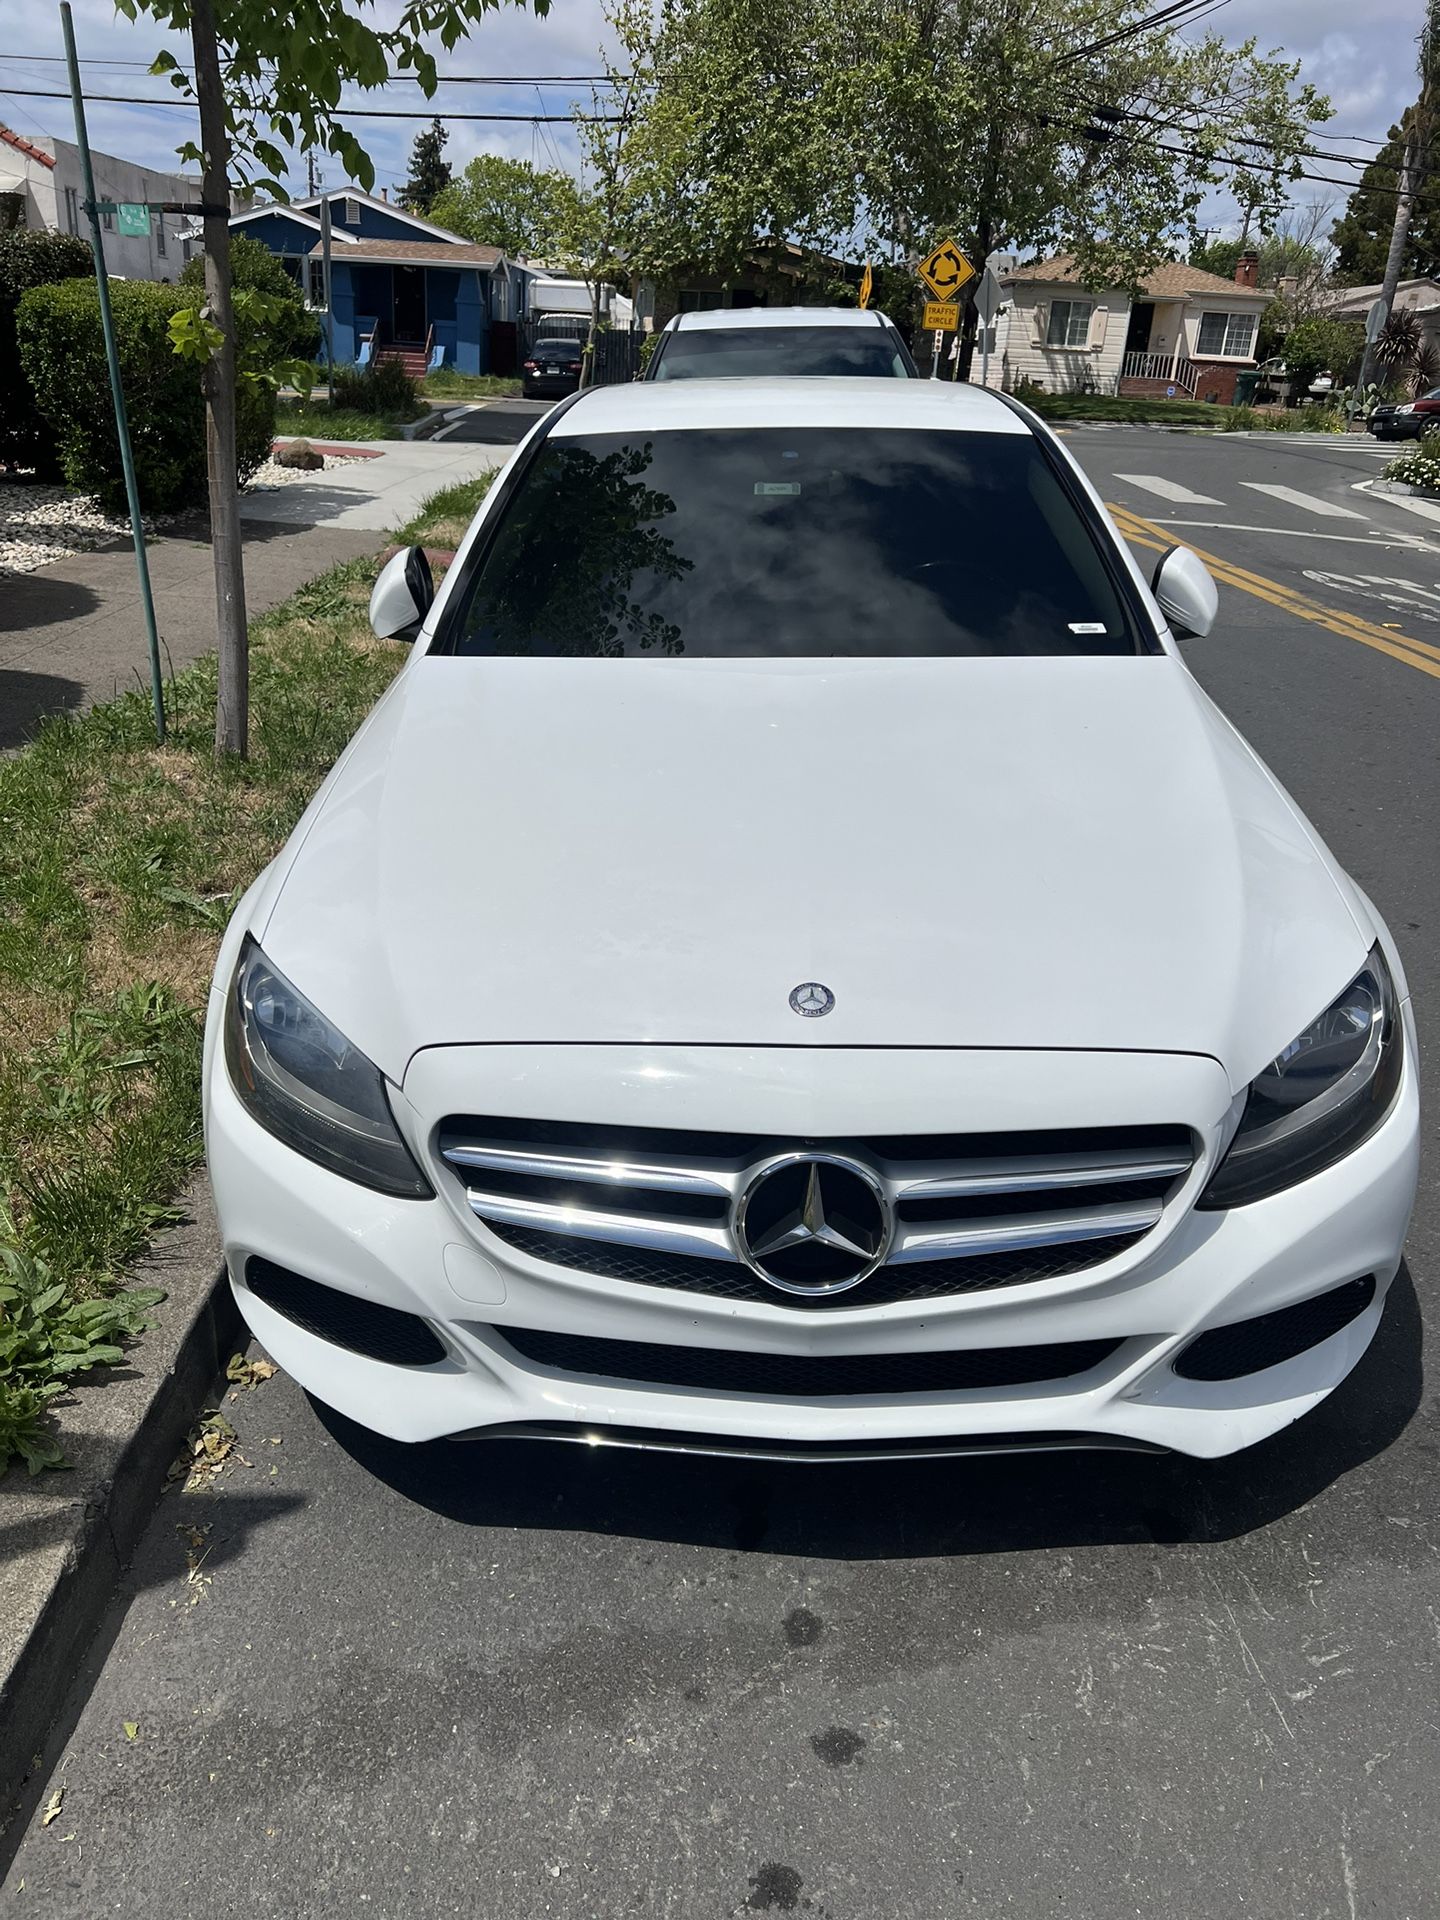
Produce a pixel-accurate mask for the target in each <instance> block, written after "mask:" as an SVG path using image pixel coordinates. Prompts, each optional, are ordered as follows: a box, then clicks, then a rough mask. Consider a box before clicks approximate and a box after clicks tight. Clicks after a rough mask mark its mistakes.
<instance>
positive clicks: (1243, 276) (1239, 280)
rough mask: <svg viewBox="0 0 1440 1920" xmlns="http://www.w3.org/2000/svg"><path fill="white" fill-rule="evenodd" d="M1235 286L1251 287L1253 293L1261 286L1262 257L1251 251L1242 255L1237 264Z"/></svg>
mask: <svg viewBox="0 0 1440 1920" xmlns="http://www.w3.org/2000/svg"><path fill="white" fill-rule="evenodd" d="M1235 284H1236V286H1237V287H1249V288H1250V289H1251V290H1252V291H1253V289H1254V288H1255V287H1257V286H1258V285H1259V284H1260V256H1259V254H1258V253H1255V252H1253V251H1249V252H1246V253H1242V254H1241V256H1240V258H1239V259H1238V260H1237V261H1236V262H1235Z"/></svg>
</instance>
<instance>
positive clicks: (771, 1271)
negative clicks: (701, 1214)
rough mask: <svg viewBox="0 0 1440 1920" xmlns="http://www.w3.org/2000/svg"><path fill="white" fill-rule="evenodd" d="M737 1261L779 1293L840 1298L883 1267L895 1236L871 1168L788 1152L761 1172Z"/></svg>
mask: <svg viewBox="0 0 1440 1920" xmlns="http://www.w3.org/2000/svg"><path fill="white" fill-rule="evenodd" d="M733 1231H734V1235H735V1244H736V1246H737V1248H738V1249H739V1252H740V1257H741V1258H742V1259H743V1260H744V1261H745V1263H746V1264H747V1266H749V1268H750V1269H751V1271H752V1272H753V1273H757V1274H759V1276H760V1278H761V1279H762V1280H765V1281H768V1282H769V1284H770V1285H771V1286H772V1287H776V1288H778V1289H779V1291H780V1292H781V1293H799V1294H826V1293H843V1292H844V1291H845V1289H846V1288H847V1287H853V1286H857V1285H858V1284H859V1282H860V1281H862V1280H864V1279H865V1278H866V1276H867V1275H869V1274H872V1273H873V1272H874V1271H875V1269H876V1268H877V1267H878V1266H880V1265H882V1264H883V1262H884V1260H885V1256H886V1254H887V1253H888V1252H889V1249H890V1241H891V1238H892V1235H893V1232H894V1226H893V1220H892V1216H891V1212H890V1204H889V1202H888V1200H887V1199H886V1197H885V1192H884V1189H883V1188H882V1187H881V1185H880V1182H879V1180H878V1179H877V1178H876V1176H875V1175H874V1173H872V1172H871V1170H870V1168H869V1167H867V1166H864V1165H862V1164H861V1163H860V1162H859V1161H857V1160H850V1159H847V1158H845V1157H844V1156H843V1155H840V1154H826V1153H791V1154H782V1155H781V1156H780V1157H779V1158H778V1159H775V1160H771V1161H768V1162H767V1163H766V1164H765V1165H763V1166H761V1167H759V1168H758V1169H757V1170H756V1172H755V1174H754V1175H753V1177H752V1178H751V1180H750V1182H749V1184H748V1186H746V1188H745V1189H744V1191H743V1192H742V1193H741V1195H740V1197H739V1200H738V1202H737V1204H736V1207H735V1218H734V1224H733Z"/></svg>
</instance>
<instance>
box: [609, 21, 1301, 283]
mask: <svg viewBox="0 0 1440 1920" xmlns="http://www.w3.org/2000/svg"><path fill="white" fill-rule="evenodd" d="M1151 10H1152V9H1151V8H1149V7H1148V6H1147V5H1146V4H1144V0H927V3H926V4H924V5H916V4H915V0H794V4H793V5H789V6H787V7H785V8H779V9H777V8H774V7H772V6H770V5H769V4H768V0H662V5H661V8H660V12H659V15H658V28H657V34H656V39H655V43H654V49H653V67H654V75H655V86H654V90H653V93H652V95H651V96H650V97H649V99H648V100H647V102H646V105H645V110H644V113H643V116H642V124H641V125H640V126H638V127H637V129H636V130H635V133H634V135H633V136H632V142H631V144H632V147H633V148H634V149H635V150H637V151H638V152H640V153H641V154H642V155H643V156H644V161H645V165H644V166H643V168H642V169H641V174H642V188H641V193H640V197H641V198H642V199H644V200H645V201H646V202H647V203H648V206H649V209H650V215H651V217H650V219H649V222H648V225H647V230H646V235H645V246H646V248H647V250H648V251H649V252H650V253H651V254H661V255H668V256H670V257H672V258H674V257H684V256H685V255H686V254H687V252H688V256H689V257H691V258H693V259H696V260H700V261H705V262H707V263H710V264H714V265H716V266H717V267H718V269H719V270H720V271H722V272H723V271H725V270H726V268H727V267H728V265H729V264H730V263H731V262H733V261H735V260H737V259H743V257H744V251H745V250H746V249H747V248H748V247H750V246H753V244H754V242H755V240H756V239H757V238H759V237H763V236H766V235H774V236H777V237H785V238H789V239H794V240H799V241H801V242H804V243H808V244H810V245H813V246H816V247H819V248H821V249H824V250H829V251H838V250H845V251H847V252H850V253H851V254H854V253H856V252H863V253H865V254H867V255H869V256H870V257H872V258H875V259H879V260H883V261H887V262H890V263H892V264H897V265H899V264H908V263H910V262H912V261H913V260H914V259H915V257H916V256H917V255H918V254H919V253H921V252H923V251H924V249H925V248H926V246H927V245H928V243H929V242H930V241H932V240H933V239H935V238H936V237H937V236H939V235H940V234H942V233H946V232H953V233H954V234H955V236H956V237H957V238H958V239H959V240H960V241H961V244H962V245H963V246H964V247H965V248H966V250H967V251H968V252H969V253H970V255H971V257H972V258H973V259H975V260H976V261H977V263H978V261H979V260H981V259H983V258H984V257H985V256H986V255H987V254H989V253H990V252H991V251H992V250H993V249H996V248H999V247H1002V246H1003V247H1007V248H1014V249H1029V248H1032V247H1041V248H1047V249H1048V248H1055V249H1061V250H1064V251H1066V252H1069V253H1072V254H1074V255H1075V256H1076V258H1077V261H1078V264H1079V270H1080V272H1081V274H1082V275H1083V276H1085V277H1087V278H1093V279H1094V280H1096V281H1097V282H1098V283H1099V284H1103V285H1121V286H1126V285H1134V284H1136V283H1137V282H1138V280H1139V279H1140V278H1141V277H1142V276H1143V274H1144V273H1145V272H1146V271H1147V270H1148V269H1149V268H1150V267H1152V266H1153V265H1154V264H1155V263H1156V262H1157V261H1158V260H1161V259H1164V258H1166V257H1167V256H1169V255H1170V254H1171V253H1172V252H1173V249H1174V247H1175V244H1176V241H1177V238H1179V237H1181V236H1185V235H1187V234H1188V233H1189V232H1191V231H1192V230H1193V227H1194V223H1195V220H1196V218H1197V215H1198V212H1199V208H1200V206H1201V203H1202V202H1203V200H1204V199H1205V197H1206V196H1207V195H1208V194H1209V193H1211V192H1212V191H1213V190H1214V189H1215V188H1216V187H1217V186H1220V185H1226V186H1228V187H1229V188H1230V190H1231V191H1232V192H1233V193H1235V195H1236V196H1237V198H1238V199H1239V200H1240V201H1241V202H1242V204H1244V205H1245V206H1246V207H1247V208H1248V209H1249V210H1250V211H1251V218H1252V222H1253V224H1255V225H1256V226H1257V227H1258V228H1261V229H1263V228H1265V227H1267V226H1268V225H1269V224H1271V223H1272V222H1273V220H1274V219H1275V218H1277V217H1278V215H1279V213H1280V212H1281V210H1282V209H1283V207H1284V204H1285V199H1286V195H1287V191H1288V187H1289V183H1290V181H1291V180H1293V179H1294V178H1296V177H1297V176H1298V174H1299V172H1300V170H1301V166H1302V154H1303V150H1304V148H1305V147H1306V146H1307V145H1308V144H1309V142H1310V139H1311V137H1312V133H1311V130H1312V128H1313V127H1314V126H1315V125H1316V124H1317V123H1318V122H1320V121H1323V120H1324V119H1326V118H1327V117H1328V115H1329V111H1330V109H1329V105H1328V103H1327V102H1326V101H1325V100H1324V98H1323V97H1322V96H1321V95H1319V94H1318V93H1317V92H1316V91H1315V89H1314V88H1313V87H1310V86H1308V85H1305V84H1303V83H1302V82H1301V81H1300V78H1299V67H1298V63H1297V62H1292V61H1286V60H1283V59H1278V58H1275V57H1273V56H1269V55H1262V54H1261V53H1260V52H1259V51H1258V50H1257V46H1256V43H1255V42H1254V41H1253V40H1248V41H1245V42H1243V43H1242V44H1240V45H1239V46H1235V47H1231V46H1228V45H1227V44H1226V43H1225V42H1224V41H1223V40H1222V39H1221V38H1220V37H1219V36H1218V35H1216V34H1213V33H1212V34H1207V35H1205V36H1203V37H1202V38H1198V39H1193V40H1191V39H1186V40H1182V39H1180V38H1179V37H1178V36H1177V35H1175V34H1174V33H1173V32H1170V31H1168V30H1167V29H1166V28H1165V27H1164V26H1163V24H1162V25H1156V26H1152V27H1145V26H1144V25H1143V22H1144V20H1145V18H1146V16H1147V14H1148V13H1149V12H1150V11H1151Z"/></svg>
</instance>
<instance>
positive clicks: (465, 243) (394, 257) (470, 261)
mask: <svg viewBox="0 0 1440 1920" xmlns="http://www.w3.org/2000/svg"><path fill="white" fill-rule="evenodd" d="M310 251H311V253H319V251H320V245H319V242H318V241H317V243H316V244H315V245H314V246H313V247H312V248H311V249H310ZM341 257H342V256H341V255H339V254H336V256H335V258H336V259H337V261H338V260H339V259H340V258H341ZM343 258H344V260H345V261H346V263H347V264H348V263H349V262H351V261H355V260H379V261H385V260H390V261H393V262H395V263H397V264H399V265H401V266H403V265H405V264H406V263H407V262H408V261H411V260H413V261H414V262H415V263H416V264H417V265H420V264H422V263H426V262H428V263H430V264H432V265H434V266H437V267H493V266H495V265H496V264H497V262H499V261H501V260H503V259H504V258H505V254H504V250H503V248H500V247H482V246H477V245H476V244H474V243H473V242H472V241H469V240H355V241H352V242H351V244H350V245H349V246H348V247H346V248H345V250H344V255H343Z"/></svg>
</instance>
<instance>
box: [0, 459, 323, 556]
mask: <svg viewBox="0 0 1440 1920" xmlns="http://www.w3.org/2000/svg"><path fill="white" fill-rule="evenodd" d="M353 464H354V459H353V456H351V455H346V454H333V453H327V454H326V455H325V465H326V466H327V467H333V466H347V467H348V466H351V465H353ZM320 471H321V470H320V469H317V470H316V471H315V472H314V473H306V472H305V471H304V470H303V469H301V468H298V467H281V466H277V465H276V463H275V461H273V460H267V461H266V462H265V464H264V466H263V467H261V468H260V470H259V471H258V472H257V473H256V475H255V476H254V478H253V479H252V480H251V482H250V484H249V487H248V488H247V489H246V491H247V492H251V491H254V490H256V489H261V490H267V491H268V490H269V489H270V488H272V487H288V486H290V485H292V484H293V483H294V482H295V481H297V480H316V479H318V478H319V477H320ZM176 517H177V516H176V515H175V514H173V513H157V514H147V515H146V518H145V531H146V533H147V534H155V533H159V532H163V530H164V529H165V528H166V527H168V526H171V525H173V523H174V521H175V519H176ZM129 537H130V522H129V521H128V520H127V519H124V518H122V517H120V516H119V515H117V514H113V513H105V512H104V511H103V510H102V509H101V508H100V506H99V505H98V504H97V502H96V501H95V500H94V498H93V497H92V496H90V495H88V494H83V493H72V492H71V491H70V489H69V488H68V487H42V486H24V485H20V484H18V483H16V482H13V481H5V480H0V574H6V573H33V572H34V571H35V569H36V568H37V567H48V566H50V565H51V564H52V563H53V562H54V561H56V560H68V559H70V558H71V557H72V556H73V555H74V554H77V553H91V552H93V551H94V549H95V548H96V547H103V546H105V545H107V544H108V543H109V542H110V541H112V540H117V539H118V540H128V539H129Z"/></svg>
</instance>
